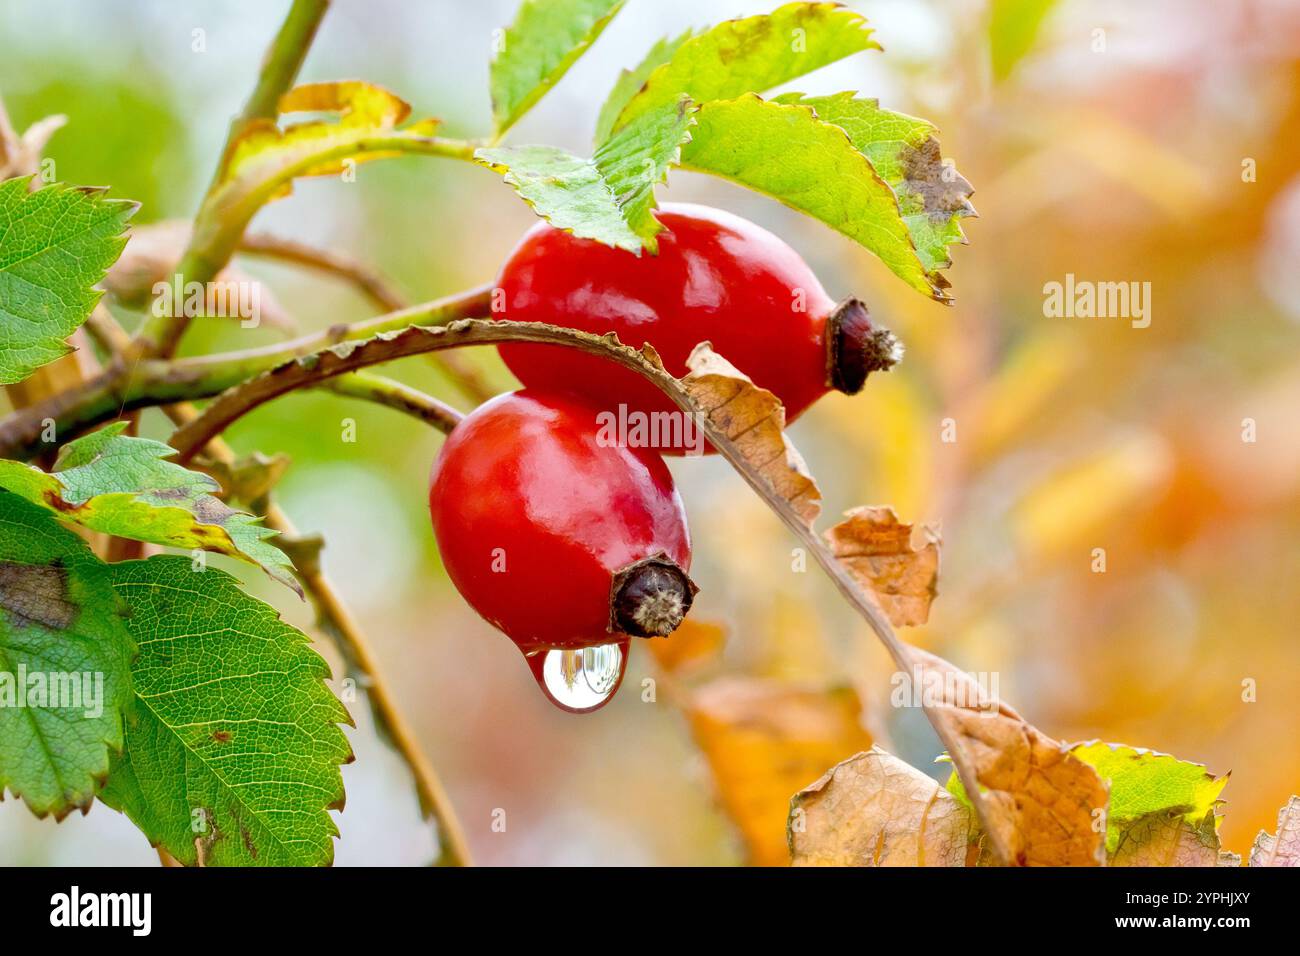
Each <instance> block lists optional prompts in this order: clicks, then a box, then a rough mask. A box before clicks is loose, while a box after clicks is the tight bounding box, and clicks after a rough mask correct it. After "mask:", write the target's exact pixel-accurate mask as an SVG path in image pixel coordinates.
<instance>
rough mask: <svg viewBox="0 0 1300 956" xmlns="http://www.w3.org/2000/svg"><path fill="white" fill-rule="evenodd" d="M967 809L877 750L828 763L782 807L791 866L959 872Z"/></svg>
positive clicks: (966, 844) (966, 841)
mask: <svg viewBox="0 0 1300 956" xmlns="http://www.w3.org/2000/svg"><path fill="white" fill-rule="evenodd" d="M974 827H975V820H974V816H973V814H972V813H971V811H970V810H969V809H968V808H967V807H966V805H964V804H963V803H961V802H960V801H958V800H957V799H956V798H955V797H954V796H953V795H952V794H950V793H948V792H947V791H946V790H944V789H943V787H941V786H939V784H937V783H936V782H935V781H934V780H933V779H932V778H931V777H928V776H926V775H925V774H923V773H921V771H919V770H917V769H915V768H914V767H911V766H909V765H908V764H906V763H904V762H903V761H901V760H899V759H898V758H897V757H895V756H893V755H892V754H888V753H886V752H885V751H883V750H881V749H880V748H879V747H872V748H871V749H870V750H869V751H867V752H866V753H860V754H857V755H856V756H853V757H850V758H849V759H848V760H845V761H843V762H842V763H839V764H836V765H835V766H834V767H832V768H831V769H830V770H828V771H827V772H826V774H825V775H824V776H823V777H822V778H821V779H820V780H818V781H817V782H816V783H814V784H812V785H811V786H808V787H806V788H804V789H803V790H800V791H799V792H798V793H796V794H795V795H794V798H793V799H792V800H791V801H790V820H789V827H788V831H789V841H790V854H791V857H792V862H793V864H794V865H795V866H965V865H966V862H967V856H968V854H969V852H970V846H971V840H970V837H971V831H972V830H973V829H974Z"/></svg>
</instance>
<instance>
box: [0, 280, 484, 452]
mask: <svg viewBox="0 0 1300 956" xmlns="http://www.w3.org/2000/svg"><path fill="white" fill-rule="evenodd" d="M491 291H492V290H491V287H490V286H480V287H477V288H473V289H469V290H467V291H465V292H461V293H458V294H456V295H452V296H448V297H446V298H442V299H435V300H433V301H432V302H424V303H421V304H419V305H414V306H411V307H410V308H407V309H401V310H399V311H397V312H390V313H387V314H385V315H381V316H377V317H375V318H373V319H368V320H366V321H364V322H356V323H353V324H351V325H335V326H331V327H330V328H328V329H326V330H325V331H323V332H319V333H316V334H313V335H306V336H303V337H301V338H298V339H294V340H292V341H290V342H284V343H277V344H274V345H270V346H266V347H263V348H256V349H247V350H245V351H241V352H228V353H219V354H216V355H205V356H202V357H198V358H187V359H179V360H174V361H167V360H163V359H148V358H146V359H141V360H139V361H132V360H130V359H129V358H127V357H119V358H118V359H116V360H115V361H114V362H113V363H112V364H111V365H110V366H109V367H108V368H107V369H105V370H104V371H103V372H102V373H101V374H99V375H97V376H95V377H94V378H92V379H88V380H87V381H84V382H81V383H79V384H78V385H76V386H74V387H72V388H69V389H66V390H65V391H62V392H60V393H58V394H56V395H52V396H50V397H49V398H47V399H45V400H44V401H41V402H37V403H36V404H33V405H30V406H28V407H26V408H23V409H20V410H18V411H15V412H13V413H12V414H10V415H9V416H7V417H6V418H4V419H3V420H0V457H5V458H29V457H31V456H32V455H34V454H36V453H38V452H40V451H42V450H43V449H45V448H47V447H48V445H46V444H45V443H44V441H43V440H42V433H43V432H44V431H45V429H46V423H47V422H54V424H55V435H56V436H57V437H56V440H57V441H59V442H62V441H64V440H66V439H67V438H71V437H73V436H74V435H77V434H80V433H81V432H83V431H85V430H86V429H88V428H91V427H93V426H95V425H98V424H100V423H101V422H106V421H108V420H110V419H113V418H116V417H118V415H120V414H121V413H122V412H124V411H131V410H132V409H136V408H147V407H151V406H154V405H167V404H171V403H172V402H183V401H190V400H192V399H200V398H211V397H212V396H214V395H217V394H219V393H221V392H223V391H225V390H226V389H228V388H231V387H233V386H235V385H238V384H239V383H241V382H243V381H245V380H247V379H249V378H252V377H253V376H255V375H259V374H261V373H262V372H265V371H267V370H269V369H273V368H275V367H276V366H278V365H283V364H284V363H285V362H290V361H292V360H293V359H295V358H299V357H302V356H306V355H310V354H312V353H314V352H318V351H320V350H321V349H326V348H329V347H330V346H333V345H338V344H339V343H342V342H354V341H358V340H360V339H368V338H370V337H372V336H375V335H378V334H380V333H387V332H396V331H399V330H401V329H405V328H407V327H408V326H411V325H417V326H422V325H445V324H447V323H449V322H454V321H456V320H458V319H466V318H479V317H483V316H487V315H488V314H490V302H491Z"/></svg>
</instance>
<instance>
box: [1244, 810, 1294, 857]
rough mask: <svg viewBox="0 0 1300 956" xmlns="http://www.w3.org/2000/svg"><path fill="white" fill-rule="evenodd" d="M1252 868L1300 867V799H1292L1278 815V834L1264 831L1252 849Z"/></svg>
mask: <svg viewBox="0 0 1300 956" xmlns="http://www.w3.org/2000/svg"><path fill="white" fill-rule="evenodd" d="M1250 865H1251V866H1300V797H1292V798H1291V799H1290V800H1288V801H1287V802H1286V806H1284V807H1283V808H1282V809H1281V810H1280V811H1278V815H1277V834H1276V835H1271V834H1268V833H1265V832H1264V831H1263V830H1260V831H1259V836H1257V837H1255V845H1254V846H1252V847H1251V848H1250Z"/></svg>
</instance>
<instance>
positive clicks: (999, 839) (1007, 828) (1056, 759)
mask: <svg viewBox="0 0 1300 956" xmlns="http://www.w3.org/2000/svg"><path fill="white" fill-rule="evenodd" d="M909 652H910V654H911V656H912V659H913V662H914V664H915V668H916V670H915V672H914V673H913V674H912V675H911V679H912V680H914V681H916V682H917V685H918V686H919V687H920V688H921V689H922V692H923V693H924V694H926V695H927V698H928V699H927V700H926V703H927V705H928V707H929V710H930V712H931V714H932V715H933V717H934V719H936V720H937V721H939V722H940V723H941V724H942V725H943V727H944V728H945V730H946V731H947V736H948V737H949V739H950V747H951V748H952V749H953V751H954V752H953V753H951V754H950V756H951V757H952V759H953V761H954V763H958V764H959V765H961V766H964V767H966V768H968V769H969V770H970V771H971V772H972V773H973V774H974V776H975V778H976V780H977V782H978V784H979V791H980V792H979V793H978V794H969V795H967V799H969V800H970V801H971V802H972V803H975V802H976V801H978V804H979V805H980V807H981V810H982V813H981V814H980V816H981V818H982V820H983V822H984V825H985V828H986V831H987V834H986V835H987V836H988V838H989V839H990V840H991V841H992V844H993V846H992V849H993V850H994V852H995V855H996V856H998V857H1000V858H1001V859H1003V860H1005V861H1006V862H1007V863H1009V864H1013V865H1017V866H1100V865H1102V864H1103V863H1104V861H1105V842H1106V834H1105V826H1104V825H1101V822H1102V821H1104V819H1105V817H1104V811H1105V809H1106V806H1107V800H1108V793H1107V788H1106V784H1105V783H1104V782H1103V781H1102V779H1101V778H1100V777H1099V776H1098V775H1097V772H1096V771H1095V770H1094V769H1093V768H1092V767H1090V766H1088V765H1087V764H1085V763H1084V762H1083V761H1081V760H1079V759H1077V758H1076V757H1074V756H1073V755H1072V754H1070V753H1068V752H1067V751H1066V750H1065V749H1064V747H1063V746H1062V744H1060V743H1059V742H1057V741H1055V740H1053V739H1052V738H1051V737H1048V736H1047V735H1046V734H1044V733H1042V732H1041V731H1039V730H1038V729H1037V728H1036V727H1034V726H1032V725H1031V724H1029V723H1028V722H1027V721H1026V720H1025V719H1024V718H1023V717H1021V716H1020V715H1019V714H1018V713H1016V712H1015V711H1014V710H1013V709H1012V708H1011V707H1009V706H1008V705H1006V704H1004V703H1002V702H1001V701H1000V700H997V699H996V698H994V697H992V696H990V695H989V694H986V693H985V692H984V690H983V689H982V688H981V687H980V686H979V684H978V683H976V681H975V680H974V679H973V678H972V677H971V676H970V675H968V674H966V673H963V672H962V671H959V670H957V668H955V667H954V666H953V665H952V664H950V663H948V662H947V661H945V660H943V659H942V658H939V657H936V656H934V655H933V654H929V653H926V652H925V651H921V650H918V649H916V648H911V649H910V651H909Z"/></svg>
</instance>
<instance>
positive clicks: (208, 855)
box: [101, 556, 352, 866]
mask: <svg viewBox="0 0 1300 956" xmlns="http://www.w3.org/2000/svg"><path fill="white" fill-rule="evenodd" d="M108 572H109V573H110V574H111V576H112V583H113V587H114V588H115V589H116V591H117V594H118V597H119V598H120V599H121V600H122V601H123V602H124V604H125V605H126V606H127V607H128V608H130V611H131V617H130V620H129V622H128V626H129V627H130V629H131V631H132V633H133V634H134V636H135V638H136V640H137V642H138V643H139V645H140V654H139V656H138V657H137V658H136V660H135V662H134V663H133V665H132V668H131V671H132V675H133V678H134V682H135V697H134V700H133V701H132V703H131V705H130V706H129V707H128V708H127V711H126V733H125V747H124V748H123V751H122V753H121V754H120V755H119V756H116V757H114V759H113V763H112V769H111V772H110V774H109V778H108V783H107V784H106V785H105V787H104V791H103V793H102V794H101V799H102V800H103V801H104V802H105V803H106V804H108V805H109V806H111V807H114V808H116V809H118V810H121V811H122V812H124V813H126V815H127V816H129V817H130V818H131V820H132V821H133V822H134V823H135V824H136V826H138V827H139V828H140V829H141V830H142V831H144V834H145V835H146V836H147V837H148V838H149V840H150V841H151V842H152V843H153V844H154V845H156V846H159V847H161V848H163V849H164V850H166V851H167V852H168V853H169V854H171V855H172V856H173V857H175V858H176V859H177V860H179V861H180V862H182V863H184V864H185V865H187V866H194V865H196V864H198V863H199V862H200V861H202V862H203V863H204V865H207V866H323V865H327V864H328V863H330V861H331V860H332V859H333V856H334V837H335V836H337V835H338V830H337V828H336V827H335V825H334V821H333V819H332V818H331V816H330V813H329V811H330V810H332V809H341V808H342V806H343V778H342V775H341V773H340V771H339V768H340V765H342V764H344V763H347V762H348V761H350V760H351V759H352V752H351V749H350V748H349V746H348V742H347V739H346V738H345V737H344V735H343V731H342V730H341V729H340V728H339V724H350V723H351V719H350V718H349V717H348V714H347V711H346V710H345V709H344V708H343V705H342V704H341V703H340V702H339V701H338V700H337V699H336V698H335V697H334V695H333V694H332V693H330V690H329V688H328V687H327V686H326V684H325V679H326V678H327V677H328V676H329V666H328V665H327V664H326V663H325V661H324V660H323V659H322V658H321V657H320V655H319V654H317V653H316V652H315V651H314V650H312V648H311V642H310V641H309V640H308V638H307V636H306V635H305V634H303V633H302V632H301V631H299V630H297V629H296V628H294V627H291V626H290V625H288V624H286V623H285V622H284V621H282V620H281V619H280V615H279V612H277V611H276V609H275V608H273V607H271V606H270V605H268V604H264V603H262V602H261V601H258V600H256V599H254V598H251V597H249V596H248V595H246V594H244V593H243V592H242V591H240V589H239V585H238V582H237V581H235V580H234V579H233V578H232V577H231V576H230V575H228V574H226V573H224V572H222V571H218V570H216V569H209V570H207V571H205V572H203V573H201V574H196V573H195V572H194V571H193V570H191V568H190V562H189V561H188V560H186V559H185V558H181V557H174V556H157V557H153V558H150V559H149V560H147V561H123V562H120V563H118V564H113V565H108Z"/></svg>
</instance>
